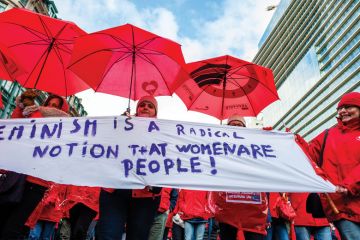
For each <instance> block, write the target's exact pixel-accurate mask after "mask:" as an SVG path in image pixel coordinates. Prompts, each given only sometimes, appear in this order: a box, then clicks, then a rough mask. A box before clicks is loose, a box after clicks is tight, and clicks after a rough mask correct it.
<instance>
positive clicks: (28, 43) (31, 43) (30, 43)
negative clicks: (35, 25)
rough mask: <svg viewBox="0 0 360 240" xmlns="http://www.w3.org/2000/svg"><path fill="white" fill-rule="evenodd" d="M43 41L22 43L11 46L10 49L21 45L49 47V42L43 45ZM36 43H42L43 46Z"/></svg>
mask: <svg viewBox="0 0 360 240" xmlns="http://www.w3.org/2000/svg"><path fill="white" fill-rule="evenodd" d="M43 41H44V40H34V41H29V42H22V43H18V44H14V45H10V46H9V48H11V47H17V46H20V45H39V46H47V45H49V43H48V42H45V43H41V42H43ZM35 43H41V44H35Z"/></svg>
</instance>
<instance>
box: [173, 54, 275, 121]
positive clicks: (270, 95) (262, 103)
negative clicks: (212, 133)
mask: <svg viewBox="0 0 360 240" xmlns="http://www.w3.org/2000/svg"><path fill="white" fill-rule="evenodd" d="M185 68H186V70H187V71H188V72H189V73H190V76H191V78H190V79H187V80H186V81H178V82H176V83H175V84H174V85H173V88H174V89H175V90H176V91H175V93H176V94H177V95H178V96H179V97H180V98H181V99H182V101H183V102H184V103H185V105H186V107H187V108H188V109H189V110H193V111H197V112H201V113H205V114H207V115H210V116H213V117H216V118H218V119H220V120H223V119H226V118H228V117H229V116H231V115H232V114H239V115H242V116H256V115H257V114H258V113H259V112H260V111H261V110H263V109H264V108H265V107H266V106H268V105H269V104H270V103H272V102H274V101H275V100H277V99H279V96H278V94H277V91H276V87H275V83H274V77H273V74H272V71H271V70H270V69H268V68H265V67H262V66H259V65H256V64H253V63H250V62H246V61H243V60H241V59H237V58H234V57H231V56H228V55H226V56H221V57H216V58H211V59H206V60H202V61H198V62H192V63H189V64H187V65H186V67H185Z"/></svg>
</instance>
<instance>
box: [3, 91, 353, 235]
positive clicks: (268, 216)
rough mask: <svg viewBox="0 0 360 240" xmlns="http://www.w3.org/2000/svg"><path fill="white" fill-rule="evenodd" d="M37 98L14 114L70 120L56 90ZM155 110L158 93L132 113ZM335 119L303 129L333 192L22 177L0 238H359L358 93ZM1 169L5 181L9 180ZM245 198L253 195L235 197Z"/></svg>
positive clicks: (24, 99)
mask: <svg viewBox="0 0 360 240" xmlns="http://www.w3.org/2000/svg"><path fill="white" fill-rule="evenodd" d="M35 95H36V94H34V92H31V91H26V92H25V93H24V94H23V95H22V96H21V97H19V98H17V100H16V108H15V110H14V112H13V114H12V118H25V117H30V118H40V117H70V115H69V113H68V109H69V107H68V104H67V102H66V100H65V99H64V98H62V97H60V96H56V95H49V97H48V98H47V99H46V101H45V102H44V104H43V105H42V106H37V105H36V104H35V102H34V101H33V99H34V96H35ZM157 113H158V104H157V101H156V99H155V98H154V97H153V96H145V97H143V98H141V99H140V100H139V101H138V103H137V107H136V114H135V116H134V117H147V118H156V117H157ZM125 114H126V115H127V116H128V117H131V116H130V115H129V113H125ZM337 121H338V123H337V124H336V125H335V126H333V127H331V128H330V129H327V130H324V132H322V133H321V134H319V135H318V136H317V137H315V138H314V139H313V140H311V141H310V142H309V143H308V142H306V141H305V140H304V139H302V138H301V136H299V135H295V136H296V141H297V142H298V143H299V144H300V145H301V146H302V148H303V150H304V151H305V152H306V154H308V156H310V158H311V159H312V160H313V161H314V162H315V163H316V164H317V165H318V167H319V168H320V169H321V170H322V171H323V173H324V174H325V175H326V177H327V178H328V179H329V180H330V181H331V182H332V183H333V184H334V185H335V186H336V192H335V193H329V194H325V193H322V194H316V193H311V194H310V193H248V192H246V193H236V192H209V191H201V190H187V189H170V188H160V187H154V186H146V187H145V188H144V189H141V190H131V189H106V188H97V187H78V186H69V185H61V184H57V183H53V182H49V181H45V180H42V179H39V178H36V177H33V176H23V177H24V178H23V180H24V190H23V192H22V196H21V198H19V199H16V200H15V201H13V200H11V201H10V200H9V201H6V200H4V201H3V199H2V198H1V195H4V194H6V193H1V192H0V239H44V240H45V239H49V240H50V239H79V240H80V239H84V240H85V239H97V240H117V239H119V240H121V239H127V240H147V239H148V240H167V239H173V240H200V239H201V240H202V239H209V240H210V239H221V240H240V239H245V240H273V239H274V240H287V239H296V240H310V239H314V240H333V239H338V240H360V93H359V92H351V93H347V94H345V95H343V96H342V98H341V100H340V102H339V103H338V106H337ZM228 125H230V126H237V127H246V121H245V120H244V118H243V117H242V116H240V115H236V114H235V115H233V116H230V117H229V119H228ZM265 130H266V129H265ZM289 161H291V156H289ZM0 171H1V172H0V173H1V176H2V178H3V177H4V176H6V175H9V176H10V173H11V172H9V171H5V170H0ZM17 177H18V178H19V179H20V178H21V174H18V176H17ZM241 196H249V197H250V199H251V201H248V202H244V201H240V200H237V199H241ZM317 200H318V201H319V203H318V205H317V206H316V207H313V208H312V209H311V207H310V206H314V204H315V201H317ZM314 210H315V211H314ZM319 212H320V213H319Z"/></svg>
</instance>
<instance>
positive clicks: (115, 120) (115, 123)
mask: <svg viewBox="0 0 360 240" xmlns="http://www.w3.org/2000/svg"><path fill="white" fill-rule="evenodd" d="M116 128H117V117H115V118H114V129H116Z"/></svg>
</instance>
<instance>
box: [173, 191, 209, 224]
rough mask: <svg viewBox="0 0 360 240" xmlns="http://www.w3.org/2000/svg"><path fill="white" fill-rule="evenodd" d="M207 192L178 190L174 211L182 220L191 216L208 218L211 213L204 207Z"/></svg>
mask: <svg viewBox="0 0 360 240" xmlns="http://www.w3.org/2000/svg"><path fill="white" fill-rule="evenodd" d="M208 194H209V192H207V191H197V190H184V189H182V190H180V191H179V197H178V200H177V204H176V209H175V210H174V212H176V213H178V214H179V215H180V217H181V219H182V220H188V219H192V218H202V219H204V220H207V219H209V218H210V217H211V214H210V212H209V211H208V210H207V209H206V205H207V202H208Z"/></svg>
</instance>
